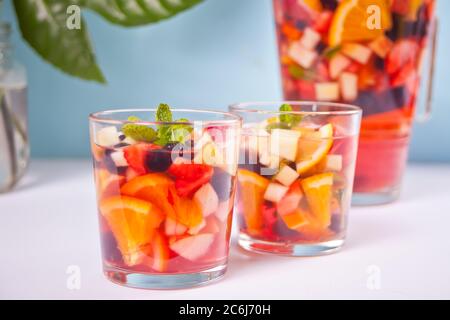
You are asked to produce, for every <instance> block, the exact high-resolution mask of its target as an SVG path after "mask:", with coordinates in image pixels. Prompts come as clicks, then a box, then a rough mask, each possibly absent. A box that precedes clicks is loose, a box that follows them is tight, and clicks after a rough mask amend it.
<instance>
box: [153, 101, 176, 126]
mask: <svg viewBox="0 0 450 320" xmlns="http://www.w3.org/2000/svg"><path fill="white" fill-rule="evenodd" d="M155 120H156V121H161V122H172V111H170V107H169V105H168V104H165V103H160V104H159V106H158V109H157V110H156V119H155Z"/></svg>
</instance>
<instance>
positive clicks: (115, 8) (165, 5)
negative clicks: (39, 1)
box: [81, 0, 203, 27]
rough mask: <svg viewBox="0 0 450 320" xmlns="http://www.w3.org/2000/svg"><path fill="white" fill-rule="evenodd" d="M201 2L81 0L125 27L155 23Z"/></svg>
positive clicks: (190, 0)
mask: <svg viewBox="0 0 450 320" xmlns="http://www.w3.org/2000/svg"><path fill="white" fill-rule="evenodd" d="M202 1H203V0H82V1H81V4H82V5H83V6H84V7H86V8H89V9H91V10H92V11H95V12H97V13H98V14H100V15H101V16H102V17H103V18H105V19H106V20H108V21H109V22H111V23H114V24H119V25H121V26H125V27H132V26H140V25H145V24H149V23H155V22H158V21H160V20H164V19H167V18H170V17H172V16H174V15H176V14H178V13H180V12H182V11H184V10H186V9H189V8H191V7H193V6H195V5H197V4H199V3H200V2H202Z"/></svg>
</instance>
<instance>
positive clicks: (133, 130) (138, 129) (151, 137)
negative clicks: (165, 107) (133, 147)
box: [122, 116, 157, 142]
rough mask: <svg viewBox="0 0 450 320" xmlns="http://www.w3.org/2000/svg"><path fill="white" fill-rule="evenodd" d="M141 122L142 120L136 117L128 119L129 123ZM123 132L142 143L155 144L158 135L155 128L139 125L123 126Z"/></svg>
mask: <svg viewBox="0 0 450 320" xmlns="http://www.w3.org/2000/svg"><path fill="white" fill-rule="evenodd" d="M140 120H141V119H139V118H138V117H135V116H131V117H129V118H128V121H133V122H136V121H140ZM122 132H123V134H124V135H126V136H127V137H130V138H132V139H133V140H136V141H140V142H153V141H155V140H156V138H157V133H156V131H155V130H154V129H153V128H151V127H147V126H143V125H139V124H133V123H127V124H125V125H123V126H122Z"/></svg>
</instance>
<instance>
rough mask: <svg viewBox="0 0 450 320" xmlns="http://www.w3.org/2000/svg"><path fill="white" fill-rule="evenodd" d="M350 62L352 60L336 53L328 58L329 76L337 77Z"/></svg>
mask: <svg viewBox="0 0 450 320" xmlns="http://www.w3.org/2000/svg"><path fill="white" fill-rule="evenodd" d="M351 63H352V62H351V60H350V59H349V58H347V57H346V56H344V55H342V54H340V53H337V54H336V55H335V56H333V57H332V58H331V59H330V77H331V78H332V79H333V80H335V79H337V78H338V77H339V75H340V74H341V73H342V72H343V71H344V70H345V69H347V68H348V67H349V66H350V64H351Z"/></svg>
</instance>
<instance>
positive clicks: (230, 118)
mask: <svg viewBox="0 0 450 320" xmlns="http://www.w3.org/2000/svg"><path fill="white" fill-rule="evenodd" d="M156 110H157V109H156V108H124V109H107V110H102V111H97V112H92V113H90V114H89V120H90V121H92V122H96V123H104V124H111V125H121V124H127V123H134V124H139V125H147V126H148V125H161V124H164V125H172V124H180V122H178V121H145V120H143V121H129V120H127V119H123V120H118V119H113V118H107V117H106V118H102V116H108V115H114V114H120V113H125V112H128V113H133V112H153V113H155V112H156ZM170 110H171V111H172V112H175V113H176V112H185V113H197V114H214V115H222V116H224V117H226V118H227V119H221V120H215V119H211V120H189V121H186V122H183V124H188V125H195V123H198V122H202V123H207V124H213V125H229V124H242V118H241V117H240V116H238V115H236V114H234V113H231V112H226V111H218V110H210V109H193V108H171V109H170Z"/></svg>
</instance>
